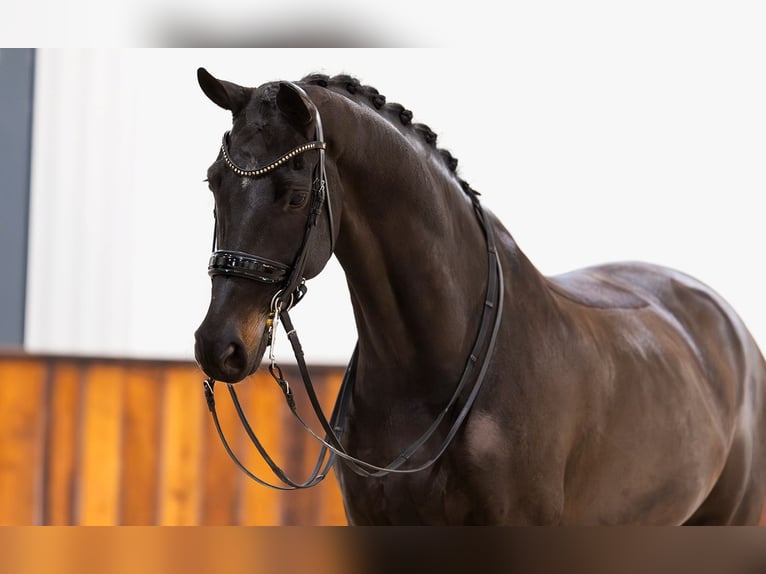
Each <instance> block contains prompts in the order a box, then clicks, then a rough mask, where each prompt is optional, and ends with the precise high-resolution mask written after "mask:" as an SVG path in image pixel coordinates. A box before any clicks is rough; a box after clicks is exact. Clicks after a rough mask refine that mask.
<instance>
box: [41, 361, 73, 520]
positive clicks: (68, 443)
mask: <svg viewBox="0 0 766 574" xmlns="http://www.w3.org/2000/svg"><path fill="white" fill-rule="evenodd" d="M49 371H50V372H51V376H50V381H51V382H50V387H49V389H48V392H49V396H48V404H49V405H50V407H49V410H48V429H47V444H46V459H47V465H46V480H45V504H44V507H45V515H44V517H43V520H44V522H45V524H50V525H54V526H68V525H70V524H74V522H75V509H74V499H75V492H76V489H75V485H76V472H77V465H78V449H77V446H78V444H79V442H80V440H79V439H80V437H79V420H80V396H81V391H80V387H81V384H80V379H81V376H82V374H81V372H80V367H79V365H77V364H75V363H73V362H59V363H56V364H54V365H52V366H51V367H49Z"/></svg>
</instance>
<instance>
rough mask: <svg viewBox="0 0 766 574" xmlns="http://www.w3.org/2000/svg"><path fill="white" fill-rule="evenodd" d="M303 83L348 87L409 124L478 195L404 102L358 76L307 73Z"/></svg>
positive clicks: (465, 188)
mask: <svg viewBox="0 0 766 574" xmlns="http://www.w3.org/2000/svg"><path fill="white" fill-rule="evenodd" d="M301 82H304V83H307V84H311V85H314V86H321V87H323V88H328V89H334V90H337V91H343V90H345V92H346V93H348V94H351V95H353V96H356V97H355V100H357V101H359V102H361V103H364V104H367V105H368V106H371V107H372V108H373V109H375V110H377V111H378V112H379V113H381V114H385V115H386V116H388V118H389V119H393V120H397V119H398V121H399V122H400V123H401V124H402V125H403V126H408V127H409V128H410V129H411V130H412V131H413V132H414V133H415V134H417V135H418V136H420V137H421V138H422V139H423V140H424V141H425V142H426V143H427V144H428V145H429V146H431V148H433V149H434V151H436V152H437V153H438V154H439V155H440V156H441V158H442V160H443V161H444V163H445V165H446V166H447V168H448V169H449V170H450V171H451V172H452V173H453V174H454V175H455V178H456V179H457V181H458V183H459V184H460V187H461V188H462V189H463V191H464V192H465V193H467V194H468V196H469V197H471V198H472V199H473V200H475V199H476V198H477V196H478V195H479V192H478V191H476V190H474V189H473V188H472V187H471V186H470V185H469V184H468V182H466V181H465V180H464V179H462V178H460V177H459V176H458V175H457V158H455V157H454V156H453V155H452V154H451V153H450V152H449V151H447V150H446V149H442V148H439V147H437V146H436V134H435V133H434V132H433V130H431V128H429V127H428V126H427V125H426V124H421V123H413V122H412V112H411V111H410V110H408V109H406V108H405V107H404V106H403V105H401V104H398V103H395V102H386V96H384V95H383V94H381V93H380V92H379V91H378V90H377V89H375V88H373V87H372V86H365V85H362V83H361V82H360V81H359V80H358V79H357V78H354V77H353V76H349V75H347V74H338V75H336V76H327V75H325V74H309V75H307V76H305V77H304V78H303V79H302V80H301Z"/></svg>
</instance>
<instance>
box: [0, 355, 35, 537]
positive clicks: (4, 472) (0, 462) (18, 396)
mask: <svg viewBox="0 0 766 574" xmlns="http://www.w3.org/2000/svg"><path fill="white" fill-rule="evenodd" d="M0 381H2V384H0V525H34V524H39V523H40V522H41V520H42V491H41V489H40V487H41V485H42V464H41V463H42V459H43V457H42V452H43V436H44V434H43V424H44V421H45V402H44V400H43V398H44V396H45V387H46V384H45V382H46V371H45V368H44V367H43V366H42V365H40V364H38V363H36V362H34V361H25V360H16V361H13V360H12V361H7V362H3V363H0Z"/></svg>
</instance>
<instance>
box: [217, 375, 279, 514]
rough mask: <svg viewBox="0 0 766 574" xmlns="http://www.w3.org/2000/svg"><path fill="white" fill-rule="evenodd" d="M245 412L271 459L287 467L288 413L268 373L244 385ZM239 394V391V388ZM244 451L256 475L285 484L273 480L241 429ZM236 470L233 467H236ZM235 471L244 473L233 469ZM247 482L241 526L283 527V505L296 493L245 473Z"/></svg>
mask: <svg viewBox="0 0 766 574" xmlns="http://www.w3.org/2000/svg"><path fill="white" fill-rule="evenodd" d="M240 387H241V389H242V392H241V393H240V394H241V395H242V400H243V401H244V402H243V405H244V408H245V412H246V413H247V414H248V418H249V419H250V424H251V426H252V427H253V430H254V431H255V433H256V436H257V437H258V440H260V441H261V443H262V444H263V445H264V447H265V448H266V450H267V451H268V453H269V454H270V455H271V457H272V458H273V459H274V460H275V461H276V462H277V464H279V465H280V466H282V465H284V464H285V454H286V453H285V450H284V446H285V438H286V437H285V430H284V427H283V418H282V416H283V414H284V411H286V410H287V406H286V405H285V404H284V399H283V398H282V393H281V391H280V390H279V387H278V386H277V384H276V383H275V382H274V379H272V378H271V375H269V373H268V371H266V370H264V369H261V370H259V371H258V372H257V373H256V374H255V375H254V376H253V377H251V378H250V379H248V380H247V381H245V382H244V383H242V384H241V385H240ZM237 392H239V388H238V389H237ZM238 433H239V437H240V439H239V440H240V445H241V448H240V449H239V450H240V452H243V453H244V454H243V457H242V459H243V460H244V461H245V464H246V465H247V467H248V468H249V469H250V470H251V471H252V472H253V473H254V474H255V475H256V476H259V477H261V478H264V479H269V482H272V483H273V484H281V483H280V482H279V481H278V480H277V479H275V478H273V475H272V472H271V469H270V468H269V467H268V465H267V464H266V463H265V462H264V461H263V460H262V459H261V456H260V455H259V454H258V451H257V450H256V449H255V447H254V446H252V444H251V443H250V441H249V439H248V438H247V436H246V435H245V432H244V431H243V430H241V429H240V430H239V431H238ZM232 468H233V467H232ZM233 470H234V471H236V472H240V473H241V471H239V470H238V469H235V468H233ZM241 474H242V477H241V480H242V481H243V482H244V486H243V490H242V516H241V518H240V523H241V524H244V525H249V526H273V525H280V524H282V510H283V509H282V504H283V501H284V500H285V498H286V497H287V496H289V495H290V494H292V493H289V492H288V493H284V492H279V491H277V490H272V489H270V488H266V487H265V486H261V485H259V484H256V483H255V482H254V481H253V480H251V479H250V478H249V477H247V476H245V475H244V473H241Z"/></svg>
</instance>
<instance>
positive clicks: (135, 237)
mask: <svg viewBox="0 0 766 574" xmlns="http://www.w3.org/2000/svg"><path fill="white" fill-rule="evenodd" d="M658 11H659V12H658ZM658 16H662V17H661V18H660V17H658ZM741 16H742V14H740V13H736V12H731V13H728V12H720V11H716V10H710V9H700V10H699V11H696V12H693V13H687V12H683V11H675V12H674V11H670V10H669V11H667V12H663V11H662V9H661V8H660V7H657V8H655V9H653V10H648V11H645V12H640V11H638V12H635V13H629V12H619V11H616V12H614V13H613V14H611V15H609V17H610V18H611V19H609V20H607V22H608V25H604V22H605V20H604V18H603V17H602V18H600V19H597V18H594V17H593V14H592V13H590V12H588V11H587V10H576V9H574V8H572V9H570V10H569V11H566V12H559V13H556V14H548V13H545V11H544V10H543V9H542V8H540V9H539V11H533V10H532V9H530V10H529V11H527V12H520V18H517V19H516V20H513V21H510V22H508V25H507V34H506V36H504V37H503V38H502V40H501V46H502V49H501V50H496V49H491V50H490V49H481V48H479V49H474V50H472V49H464V48H461V49H434V50H243V51H237V50H234V51H229V50H207V51H204V50H202V51H198V50H191V51H190V50H118V51H104V50H86V51H70V50H40V51H39V53H38V70H37V82H38V83H37V100H36V108H35V132H34V136H35V139H34V142H35V143H34V160H33V195H32V204H33V205H32V237H31V247H30V271H29V274H30V278H29V297H28V307H27V347H28V348H29V349H30V350H34V351H49V352H66V353H70V352H73V353H88V354H107V355H128V356H141V357H165V358H190V357H191V356H192V344H193V340H192V334H193V332H194V330H195V329H196V327H197V325H198V324H199V322H200V321H201V319H202V317H203V316H204V313H205V311H206V308H207V303H208V296H209V279H208V277H207V275H206V263H207V258H208V255H209V249H210V238H211V233H212V199H211V197H210V194H209V192H208V191H207V188H206V185H205V184H204V183H202V179H203V178H204V176H205V170H206V168H207V166H208V164H209V163H210V162H211V161H212V160H213V159H214V158H215V155H216V153H217V147H218V145H219V141H220V136H221V134H222V132H223V131H224V130H226V129H227V128H228V126H229V123H230V116H229V114H228V112H225V111H223V110H221V109H219V108H217V107H216V106H215V105H214V104H212V103H211V102H209V101H208V100H207V99H206V98H205V97H204V95H203V94H202V93H201V91H200V90H199V88H198V87H197V84H196V75H195V70H196V68H197V67H198V66H205V67H206V68H207V69H208V70H209V71H210V72H212V73H213V74H214V75H216V76H218V77H221V78H224V79H229V80H232V81H235V82H239V83H242V84H247V85H258V84H260V83H263V82H266V81H270V80H275V79H290V80H295V79H299V78H300V77H302V76H303V75H305V74H307V73H309V72H313V71H320V72H325V73H329V74H336V73H342V72H346V73H351V74H353V75H355V76H357V77H359V78H360V79H361V80H362V81H363V82H364V83H368V84H371V85H374V86H375V87H377V88H378V89H380V91H381V92H382V93H384V94H385V95H386V96H387V97H388V100H389V101H399V102H400V103H402V104H404V105H405V106H406V107H408V108H410V109H412V110H413V112H414V114H415V119H416V121H422V122H424V123H427V124H429V125H430V126H431V128H433V129H434V131H435V132H437V134H439V141H440V145H442V146H443V147H446V148H448V149H450V150H451V151H452V152H453V154H454V155H455V156H456V157H457V158H458V159H459V160H460V171H461V175H462V176H463V177H464V178H465V179H467V180H468V181H469V182H470V183H471V184H472V185H473V187H475V188H476V189H477V190H479V191H480V192H481V193H482V194H483V200H484V204H485V205H486V206H487V207H489V208H490V209H491V210H493V211H494V212H495V213H497V214H498V215H499V216H500V217H501V219H502V220H503V221H504V222H505V223H506V225H507V227H508V228H509V229H510V230H511V232H512V233H513V235H514V237H515V238H516V240H517V241H518V243H519V244H520V246H521V248H522V249H523V250H524V251H525V252H526V253H527V255H528V256H529V257H530V259H531V260H532V261H533V262H535V263H536V264H537V265H538V267H539V268H540V269H541V271H543V272H545V273H548V274H554V273H559V272H564V271H568V270H571V269H574V268H576V267H580V266H585V265H590V264H594V263H600V262H605V261H611V260H622V259H640V260H647V261H652V262H655V263H660V264H664V265H669V266H672V267H677V268H679V269H681V270H684V271H686V272H688V273H691V274H693V275H696V276H697V277H698V278H700V279H702V280H703V281H705V282H707V283H708V284H710V285H712V286H713V287H714V288H716V289H717V290H718V291H719V292H720V293H721V294H722V295H723V296H724V297H726V298H727V299H728V300H729V301H730V302H731V303H732V304H733V305H734V307H735V308H736V309H737V310H738V311H739V312H740V314H741V315H742V316H743V317H744V319H745V321H746V323H747V324H748V325H749V326H750V328H751V330H752V332H753V333H754V334H755V335H756V337H757V339H758V340H759V341H760V343H761V346H762V347H763V348H766V312H765V311H764V305H763V303H762V299H761V297H762V292H763V285H764V284H766V270H764V263H763V254H762V253H763V249H764V247H766V229H765V228H764V225H763V210H762V209H761V206H762V205H763V194H764V192H765V191H766V170H764V158H766V137H764V134H766V106H764V105H763V102H765V101H766V75H764V72H763V70H764V69H766V68H765V67H764V54H766V40H764V38H765V36H764V35H763V34H762V30H761V29H760V27H759V26H758V25H757V24H756V23H755V22H753V21H752V20H751V19H748V18H742V17H741ZM295 321H296V323H297V325H298V328H299V332H301V335H302V338H303V342H304V348H305V349H306V351H307V354H308V356H309V359H310V360H311V361H313V362H315V363H339V362H343V361H345V360H346V358H347V357H348V356H349V354H350V352H351V350H352V348H353V343H354V339H355V336H354V327H353V318H352V314H351V309H350V304H349V302H348V296H347V293H346V287H345V282H344V280H343V276H342V272H341V271H340V269H339V267H338V266H337V265H336V264H335V262H334V261H333V262H332V264H331V266H330V267H329V268H328V269H327V271H326V273H325V274H324V275H322V276H320V277H319V278H317V279H315V280H314V281H312V282H310V284H309V296H308V297H307V299H306V300H305V301H304V302H303V303H302V304H301V305H300V306H299V308H298V309H296V313H295ZM327 325H332V326H333V332H334V334H335V336H334V337H328V336H327ZM282 352H283V353H284V360H286V361H287V360H288V359H287V355H288V353H287V347H286V346H282Z"/></svg>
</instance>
